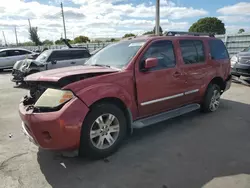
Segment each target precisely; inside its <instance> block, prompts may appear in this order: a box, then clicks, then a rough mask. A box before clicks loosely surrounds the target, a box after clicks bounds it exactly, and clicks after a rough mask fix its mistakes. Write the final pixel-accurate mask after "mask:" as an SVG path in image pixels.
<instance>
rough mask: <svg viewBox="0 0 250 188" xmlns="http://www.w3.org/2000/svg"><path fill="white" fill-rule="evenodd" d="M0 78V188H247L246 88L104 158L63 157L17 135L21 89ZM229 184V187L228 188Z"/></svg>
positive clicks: (144, 132)
mask: <svg viewBox="0 0 250 188" xmlns="http://www.w3.org/2000/svg"><path fill="white" fill-rule="evenodd" d="M10 79H11V76H10V72H2V73H0V122H1V124H0V187H4V188H16V187H20V188H27V187H29V188H47V187H54V188H200V187H203V186H204V188H208V187H209V188H211V187H213V188H217V187H218V188H230V185H233V187H234V188H235V187H237V188H241V187H240V186H242V185H243V183H245V185H246V186H245V187H250V185H249V184H248V183H249V182H250V178H249V175H248V174H250V136H249V135H250V134H249V133H250V87H248V86H245V85H242V84H235V83H234V84H233V85H232V87H231V89H230V90H229V91H228V92H226V93H225V94H223V97H222V100H221V106H220V109H219V110H218V111H217V112H215V113H210V114H202V113H200V112H193V113H190V114H186V115H184V116H182V117H178V118H175V119H173V120H170V121H165V122H162V123H159V124H156V125H152V126H150V127H147V128H144V129H140V130H136V131H135V132H134V134H133V135H132V136H130V137H129V138H128V139H126V141H125V142H124V144H123V146H122V147H121V149H120V150H119V151H118V152H117V153H115V154H114V155H112V156H111V157H109V158H108V159H105V160H99V161H90V160H87V159H80V158H77V157H74V158H67V157H62V156H61V155H60V154H59V153H55V152H50V151H44V150H41V149H38V148H37V147H36V146H34V145H33V144H32V143H30V142H29V141H28V139H27V138H26V137H25V136H24V135H23V133H22V131H21V121H20V118H19V116H18V104H19V101H20V99H21V97H22V96H23V95H25V94H26V93H27V90H25V89H21V88H14V87H13V86H14V85H15V84H14V83H12V82H11V81H10ZM234 185H235V186H234Z"/></svg>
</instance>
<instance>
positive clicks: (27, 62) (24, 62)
mask: <svg viewBox="0 0 250 188" xmlns="http://www.w3.org/2000/svg"><path fill="white" fill-rule="evenodd" d="M31 63H34V64H36V65H40V64H41V62H39V61H35V60H33V59H24V60H20V61H17V62H16V63H15V65H14V66H13V69H15V70H22V67H23V66H24V65H25V67H26V68H28V67H29V66H30V64H31Z"/></svg>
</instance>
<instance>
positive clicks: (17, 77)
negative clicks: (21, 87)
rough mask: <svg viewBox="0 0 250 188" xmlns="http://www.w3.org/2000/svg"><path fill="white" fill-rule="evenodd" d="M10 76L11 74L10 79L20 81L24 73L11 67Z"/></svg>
mask: <svg viewBox="0 0 250 188" xmlns="http://www.w3.org/2000/svg"><path fill="white" fill-rule="evenodd" d="M12 76H13V78H12V79H11V81H12V82H22V81H23V79H24V77H25V76H26V73H24V72H21V71H20V70H16V69H13V70H12Z"/></svg>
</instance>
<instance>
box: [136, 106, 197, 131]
mask: <svg viewBox="0 0 250 188" xmlns="http://www.w3.org/2000/svg"><path fill="white" fill-rule="evenodd" d="M199 108H200V105H199V104H189V105H187V106H183V107H180V108H177V109H174V110H170V111H167V112H163V113H160V114H157V115H154V116H150V117H146V118H143V119H139V120H136V121H134V122H133V123H132V127H133V128H135V129H139V128H143V127H146V126H149V125H152V124H155V123H159V122H162V121H166V120H168V119H171V118H174V117H177V116H181V115H183V114H186V113H189V112H192V111H195V110H198V109H199Z"/></svg>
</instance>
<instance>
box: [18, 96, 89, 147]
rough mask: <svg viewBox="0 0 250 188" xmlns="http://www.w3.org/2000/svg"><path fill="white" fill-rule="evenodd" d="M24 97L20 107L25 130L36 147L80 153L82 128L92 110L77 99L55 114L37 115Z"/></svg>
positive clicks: (39, 113)
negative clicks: (77, 151) (78, 150)
mask: <svg viewBox="0 0 250 188" xmlns="http://www.w3.org/2000/svg"><path fill="white" fill-rule="evenodd" d="M28 100H29V98H28V97H26V98H24V99H23V100H22V101H21V102H20V104H19V115H20V117H21V120H22V129H23V132H24V134H25V135H26V136H27V137H28V139H29V140H30V141H31V142H33V143H34V144H35V145H38V146H39V147H41V148H44V149H49V150H61V151H65V150H76V149H78V148H79V145H80V137H81V127H82V124H83V121H84V118H85V116H86V114H87V113H88V111H89V109H88V107H87V106H86V105H85V104H84V103H83V102H82V101H81V100H80V99H78V98H77V97H76V98H74V99H72V100H70V101H69V102H67V103H66V104H65V105H64V106H62V108H61V109H59V110H57V111H53V112H46V111H44V112H41V111H39V112H37V111H36V110H35V107H34V106H33V102H34V101H32V100H30V101H32V103H30V102H29V101H28ZM27 101H28V102H27Z"/></svg>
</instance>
